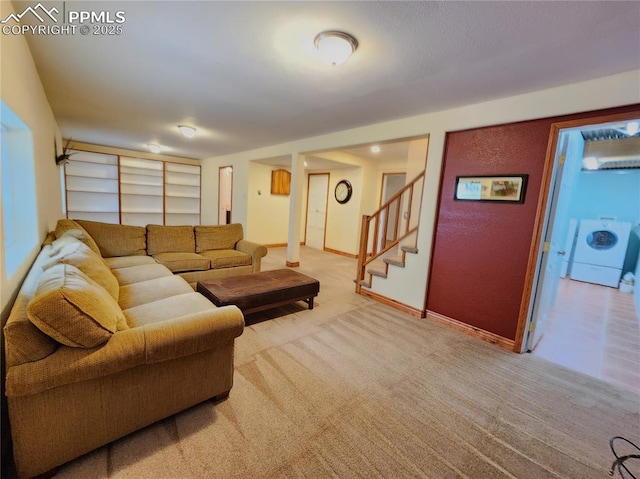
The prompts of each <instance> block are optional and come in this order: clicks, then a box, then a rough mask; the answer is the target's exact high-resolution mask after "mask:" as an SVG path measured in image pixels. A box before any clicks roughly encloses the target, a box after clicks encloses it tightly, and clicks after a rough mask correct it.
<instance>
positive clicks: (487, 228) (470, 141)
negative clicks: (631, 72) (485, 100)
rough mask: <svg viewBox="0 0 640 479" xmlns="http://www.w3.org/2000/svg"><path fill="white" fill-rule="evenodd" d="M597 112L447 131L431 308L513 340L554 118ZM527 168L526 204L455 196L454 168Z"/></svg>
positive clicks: (460, 172) (479, 171)
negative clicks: (465, 199)
mask: <svg viewBox="0 0 640 479" xmlns="http://www.w3.org/2000/svg"><path fill="white" fill-rule="evenodd" d="M638 109H639V105H630V106H628V107H621V108H616V109H609V110H602V111H598V112H586V113H581V114H576V115H569V116H562V117H554V118H545V119H539V120H532V121H527V122H521V123H511V124H506V125H498V126H490V127H485V128H478V129H474V130H466V131H458V132H452V133H448V134H447V138H446V142H445V151H444V158H443V169H442V179H441V186H440V199H439V212H438V217H437V222H436V228H435V233H434V235H435V237H434V245H433V253H432V259H431V273H430V279H429V286H428V291H427V310H429V311H432V312H435V313H439V314H442V315H444V316H447V317H449V318H453V319H455V320H458V321H461V322H463V323H466V324H469V325H471V326H474V327H477V328H480V329H483V330H485V331H489V332H491V333H494V334H497V335H499V336H502V337H504V338H508V339H512V340H515V339H516V338H515V334H516V328H517V325H518V315H519V310H520V302H521V300H522V294H523V291H524V282H525V276H526V273H527V261H528V258H529V249H530V247H531V241H532V236H533V226H534V221H535V216H536V208H537V203H538V196H539V194H540V187H541V183H542V173H543V168H544V162H545V156H546V150H547V142H548V139H549V133H550V128H551V124H552V123H556V122H560V121H566V120H572V119H579V118H587V117H595V116H601V115H608V114H615V113H623V112H627V111H633V110H638ZM509 174H528V175H529V181H528V185H527V189H526V196H525V201H524V203H523V204H515V203H497V202H496V203H494V202H474V201H455V200H454V199H453V198H454V190H455V183H456V176H475V175H496V176H499V175H509Z"/></svg>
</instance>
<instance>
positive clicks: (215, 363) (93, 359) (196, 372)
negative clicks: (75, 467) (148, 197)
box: [4, 220, 259, 478]
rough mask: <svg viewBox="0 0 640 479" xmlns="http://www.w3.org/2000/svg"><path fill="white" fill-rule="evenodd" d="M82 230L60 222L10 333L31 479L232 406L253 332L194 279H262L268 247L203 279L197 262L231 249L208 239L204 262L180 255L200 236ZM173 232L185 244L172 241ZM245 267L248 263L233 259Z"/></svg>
mask: <svg viewBox="0 0 640 479" xmlns="http://www.w3.org/2000/svg"><path fill="white" fill-rule="evenodd" d="M79 223H80V222H78V223H75V222H72V221H70V220H61V221H60V222H59V223H58V227H57V228H56V233H55V235H53V234H52V235H50V238H49V240H48V241H46V242H45V245H44V246H43V248H42V250H41V252H40V253H39V255H38V257H37V258H36V260H35V262H34V264H33V266H32V268H31V269H30V271H29V273H28V275H27V277H26V279H25V281H24V284H23V285H22V287H21V289H20V291H19V293H18V297H17V300H16V302H15V304H14V306H13V308H12V311H11V314H10V316H9V319H8V321H7V323H6V325H5V328H4V340H5V350H6V366H7V367H6V369H7V376H6V395H7V398H8V406H9V417H10V425H11V434H12V439H13V451H14V459H15V463H16V468H17V471H18V475H19V477H20V478H24V477H32V476H36V475H39V474H42V473H44V472H46V471H49V470H51V469H52V468H55V467H56V466H58V465H61V464H63V463H65V462H67V461H70V460H72V459H74V458H76V457H78V456H80V455H82V454H85V453H87V452H89V451H91V450H93V449H96V448H98V447H100V446H102V445H104V444H107V443H109V442H111V441H113V440H115V439H118V438H120V437H122V436H124V435H126V434H129V433H131V432H133V431H136V430H138V429H140V428H142V427H145V426H147V425H149V424H152V423H153V422H155V421H158V420H160V419H162V418H165V417H167V416H170V415H172V414H175V413H176V412H179V411H181V410H183V409H186V408H188V407H190V406H193V405H195V404H197V403H199V402H202V401H204V400H207V399H209V398H222V397H226V395H227V394H228V393H229V390H230V389H231V387H232V385H233V367H234V366H233V364H234V362H233V358H234V356H233V355H234V353H233V351H234V341H235V338H236V337H238V336H239V335H241V334H242V332H243V328H244V318H243V315H242V313H241V312H240V310H239V309H238V308H236V307H235V306H227V307H221V308H216V307H215V306H214V305H213V304H211V303H210V302H209V301H208V300H207V299H205V298H204V297H203V296H202V295H200V294H199V293H197V292H195V291H194V290H193V288H192V287H191V286H190V285H189V283H188V281H191V280H197V279H196V278H200V275H201V274H205V273H206V274H212V273H214V274H216V273H217V274H221V273H220V271H221V270H226V271H224V272H223V273H222V274H225V273H226V274H228V273H230V272H231V270H232V269H235V270H236V271H242V272H245V271H247V269H248V268H250V269H253V268H254V267H256V263H255V261H256V260H255V259H254V258H255V256H251V254H252V253H251V251H253V253H254V254H255V252H256V249H259V248H253V247H252V246H251V245H240V249H235V250H234V251H236V252H239V253H243V254H246V255H249V256H251V261H252V264H251V265H248V264H244V265H238V264H237V263H236V262H235V261H236V260H235V259H231V260H229V262H228V263H225V264H226V265H230V264H232V265H231V266H227V267H226V268H213V269H212V268H211V267H209V268H208V269H206V270H205V269H197V268H204V261H201V260H200V259H199V258H196V256H194V255H200V256H202V257H204V258H207V261H209V265H211V263H212V262H213V263H216V264H218V265H219V264H220V261H222V260H220V258H222V257H224V256H222V255H220V253H219V251H220V250H221V249H222V248H210V247H211V246H212V245H213V244H214V243H212V241H213V240H212V239H211V238H207V236H206V235H205V236H204V237H201V242H200V253H196V250H195V248H198V246H197V245H198V243H197V242H196V243H195V246H194V251H193V252H191V251H178V252H176V251H168V250H169V249H173V246H172V245H179V246H180V248H181V249H186V248H187V243H186V241H184V244H183V243H182V242H181V240H180V241H179V240H178V239H175V238H182V239H183V240H184V238H187V236H189V235H187V234H186V229H184V228H182V229H180V228H176V229H168V230H167V229H166V228H167V227H160V228H155V227H149V228H147V229H144V228H142V230H140V229H137V228H135V227H123V228H117V230H118V233H117V234H116V233H112V231H113V229H112V228H110V227H104V226H101V224H99V223H98V224H90V223H89V222H82V226H80V225H79ZM203 228H204V231H205V233H211V232H212V231H213V230H211V229H208V227H203ZM209 228H210V227H209ZM183 229H184V230H185V231H183ZM161 230H164V231H170V232H176V234H175V235H173V236H170V237H171V238H172V239H171V240H170V241H169V240H168V239H167V238H169V236H167V237H165V238H162V237H161V235H159V234H158V233H160V231H161ZM192 230H193V229H192ZM142 231H144V232H145V236H144V237H146V238H147V242H146V243H145V242H144V241H143V239H144V237H143V236H142ZM89 232H91V233H89ZM172 234H173V233H172ZM193 234H194V238H195V239H196V241H197V238H198V236H197V232H196V231H195V230H194V233H193ZM54 238H55V240H54ZM235 238H236V239H237V233H236V236H235ZM149 240H150V241H149ZM189 241H190V240H189ZM225 241H226V240H225ZM240 241H241V240H239V239H238V240H237V241H236V243H235V244H236V246H238V243H239V242H240ZM223 243H224V244H223ZM190 245H191V243H190V242H189V248H190V247H191V246H190ZM227 245H230V242H229V243H227V242H222V241H221V242H220V246H225V247H226V246H227ZM243 247H245V250H242V248H243ZM148 252H150V253H151V256H148V255H147V253H148ZM207 252H211V253H209V254H204V253H207ZM168 253H179V254H178V255H171V254H168ZM258 256H259V255H258ZM235 257H242V258H245V257H244V256H242V255H238V254H234V255H232V256H229V258H235ZM196 259H197V260H198V261H201V262H202V264H200V263H196V262H195V260H196ZM192 261H193V262H192ZM237 261H240V260H237ZM242 261H245V262H246V261H247V260H246V258H245V259H243V260H242ZM160 263H164V264H160ZM258 264H259V257H258ZM165 265H168V266H169V267H167V266H165ZM185 268H186V269H188V270H189V271H181V270H183V269H185ZM174 273H178V274H174ZM185 275H186V278H184V277H183V276H185ZM185 279H186V280H185Z"/></svg>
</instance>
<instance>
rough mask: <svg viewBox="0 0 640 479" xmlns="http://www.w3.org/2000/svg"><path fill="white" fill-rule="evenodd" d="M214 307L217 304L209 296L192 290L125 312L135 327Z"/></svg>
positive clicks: (130, 323)
mask: <svg viewBox="0 0 640 479" xmlns="http://www.w3.org/2000/svg"><path fill="white" fill-rule="evenodd" d="M212 309H215V306H214V305H213V304H212V303H211V302H210V301H209V300H208V299H207V298H205V297H204V296H202V295H201V294H200V293H196V292H195V291H193V290H191V292H190V293H184V294H179V295H176V296H171V297H170V298H164V299H159V300H158V301H153V302H151V303H146V304H142V305H140V306H134V307H133V308H128V309H125V310H124V314H125V316H126V318H127V322H128V323H129V325H130V326H131V327H132V328H135V327H138V326H144V325H145V324H151V323H157V322H159V321H166V320H169V319H173V318H178V317H181V316H185V315H187V314H192V313H199V312H201V311H210V310H212Z"/></svg>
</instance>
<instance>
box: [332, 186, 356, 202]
mask: <svg viewBox="0 0 640 479" xmlns="http://www.w3.org/2000/svg"><path fill="white" fill-rule="evenodd" d="M351 193H353V188H352V187H351V183H349V181H347V180H340V181H338V184H337V185H336V189H335V192H334V194H335V197H336V201H337V202H338V203H340V204H341V205H343V204H345V203H346V202H347V201H349V200H350V199H351Z"/></svg>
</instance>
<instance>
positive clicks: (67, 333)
mask: <svg viewBox="0 0 640 479" xmlns="http://www.w3.org/2000/svg"><path fill="white" fill-rule="evenodd" d="M27 316H28V317H29V320H30V321H31V322H32V323H33V324H35V325H36V326H37V327H38V328H39V329H40V330H41V331H42V332H43V333H45V334H47V335H48V336H50V337H51V338H53V339H55V340H56V341H58V342H59V343H62V344H65V345H67V346H71V347H79V348H92V347H95V346H98V345H100V344H102V343H105V342H106V341H108V340H109V338H110V337H111V336H112V335H113V333H115V332H116V331H119V330H125V329H129V326H128V325H127V322H126V319H125V316H124V313H123V312H122V310H121V309H120V306H118V303H117V302H116V301H115V300H114V299H113V298H112V297H111V296H110V295H109V294H108V293H107V292H106V291H105V289H104V288H102V287H101V286H100V285H99V284H97V283H96V282H95V281H93V280H92V279H91V278H89V277H88V276H87V275H86V274H84V273H83V272H82V271H80V270H79V269H78V268H76V267H75V266H71V265H68V264H57V265H54V266H51V267H50V268H49V269H47V270H46V271H44V272H43V273H42V275H41V276H40V280H39V281H38V287H37V289H36V292H35V295H34V296H33V298H32V299H31V301H29V304H28V305H27Z"/></svg>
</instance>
